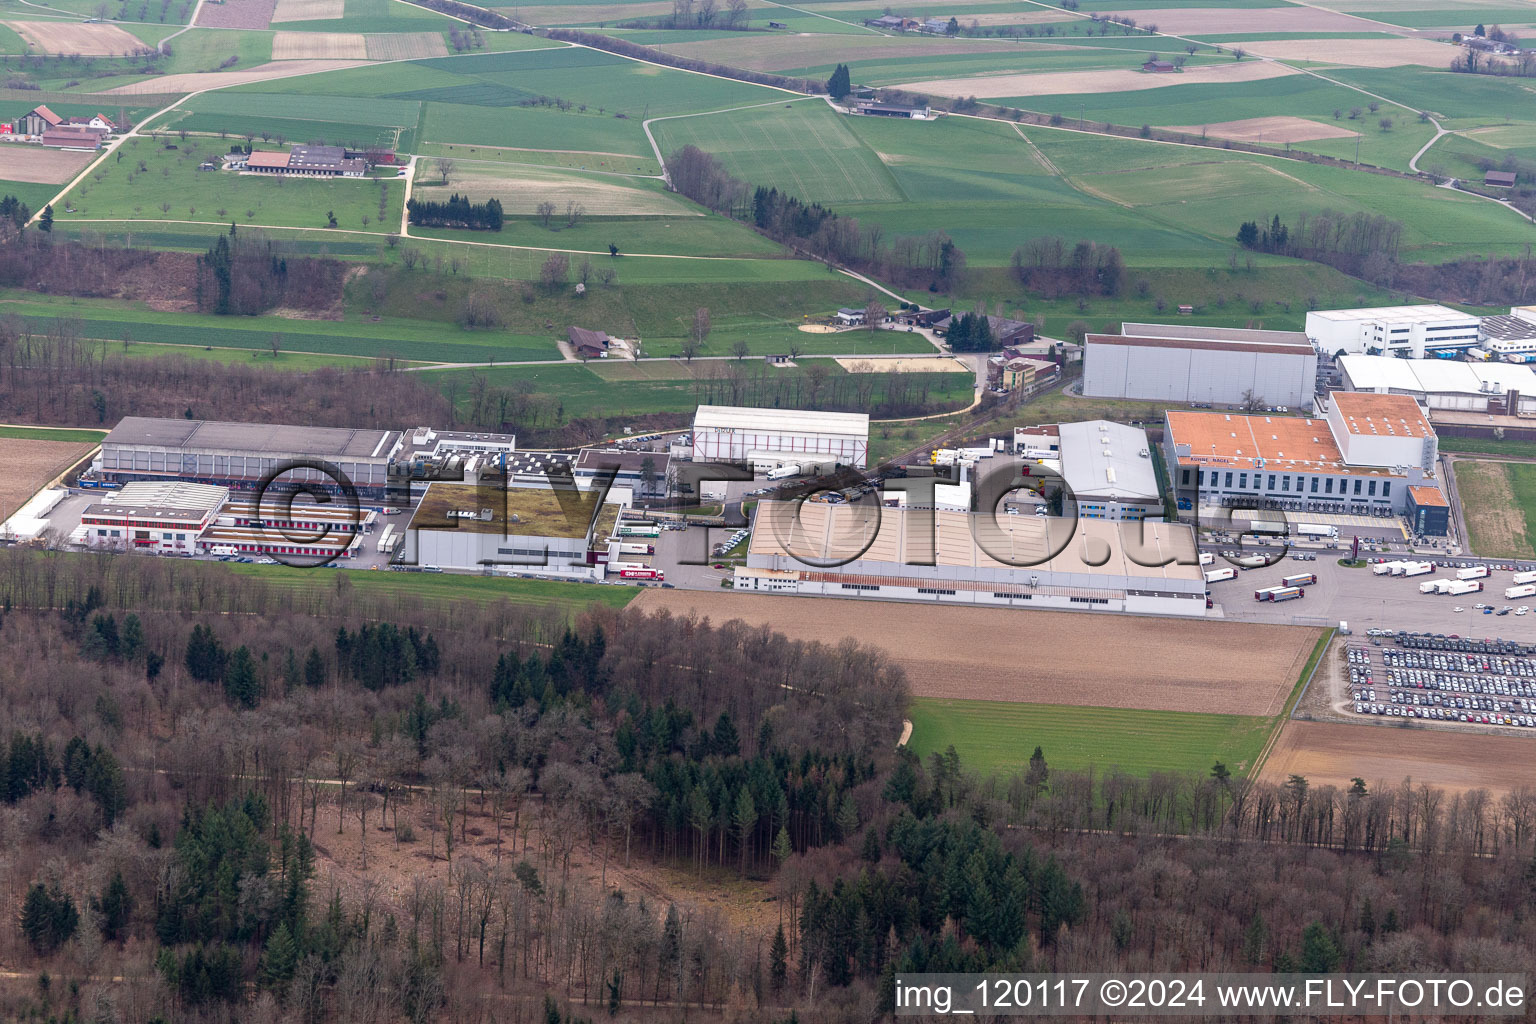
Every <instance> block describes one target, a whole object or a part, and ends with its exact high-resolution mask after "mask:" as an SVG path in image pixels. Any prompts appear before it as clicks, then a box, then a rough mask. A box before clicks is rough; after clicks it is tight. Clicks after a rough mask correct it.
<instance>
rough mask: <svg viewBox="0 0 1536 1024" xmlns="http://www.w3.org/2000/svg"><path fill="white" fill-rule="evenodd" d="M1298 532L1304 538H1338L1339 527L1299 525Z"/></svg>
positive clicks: (1312, 524)
mask: <svg viewBox="0 0 1536 1024" xmlns="http://www.w3.org/2000/svg"><path fill="white" fill-rule="evenodd" d="M1296 532H1297V533H1299V534H1301V535H1302V536H1303V537H1337V536H1338V535H1339V528H1338V527H1337V526H1323V525H1322V524H1320V523H1297V524H1296Z"/></svg>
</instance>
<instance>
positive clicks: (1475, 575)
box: [1456, 565, 1488, 580]
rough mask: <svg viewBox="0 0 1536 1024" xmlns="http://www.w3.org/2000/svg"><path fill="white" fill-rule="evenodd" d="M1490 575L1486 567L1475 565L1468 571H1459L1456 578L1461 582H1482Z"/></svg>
mask: <svg viewBox="0 0 1536 1024" xmlns="http://www.w3.org/2000/svg"><path fill="white" fill-rule="evenodd" d="M1487 575H1488V567H1487V566H1486V565H1474V566H1472V567H1471V568H1468V569H1457V570H1456V578H1457V579H1459V580H1480V579H1482V578H1484V577H1485V576H1487Z"/></svg>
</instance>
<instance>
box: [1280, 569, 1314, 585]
mask: <svg viewBox="0 0 1536 1024" xmlns="http://www.w3.org/2000/svg"><path fill="white" fill-rule="evenodd" d="M1316 582H1317V573H1315V572H1298V573H1297V574H1296V575H1294V576H1282V577H1280V585H1281V586H1284V587H1310V586H1311V585H1312V584H1314V583H1316Z"/></svg>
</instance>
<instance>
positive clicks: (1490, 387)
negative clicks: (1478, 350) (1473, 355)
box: [1339, 356, 1536, 416]
mask: <svg viewBox="0 0 1536 1024" xmlns="http://www.w3.org/2000/svg"><path fill="white" fill-rule="evenodd" d="M1339 375H1340V380H1341V381H1342V386H1343V387H1344V389H1345V390H1346V391H1368V392H1374V393H1376V394H1379V395H1407V396H1409V397H1411V398H1413V399H1416V400H1417V401H1419V402H1421V403H1422V404H1423V405H1424V406H1425V407H1427V408H1428V409H1430V410H1431V411H1435V410H1443V411H1446V412H1486V413H1490V414H1493V415H1509V416H1518V415H1536V372H1532V370H1531V368H1530V367H1529V366H1518V365H1515V364H1513V363H1491V362H1490V363H1463V362H1459V361H1456V360H1450V359H1398V358H1395V357H1393V356H1344V357H1343V358H1342V359H1340V360H1339Z"/></svg>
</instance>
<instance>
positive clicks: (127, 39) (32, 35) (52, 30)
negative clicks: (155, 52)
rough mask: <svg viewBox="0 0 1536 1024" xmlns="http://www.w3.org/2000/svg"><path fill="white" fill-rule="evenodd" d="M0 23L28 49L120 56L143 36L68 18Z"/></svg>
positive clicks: (135, 47) (140, 42) (141, 43)
mask: <svg viewBox="0 0 1536 1024" xmlns="http://www.w3.org/2000/svg"><path fill="white" fill-rule="evenodd" d="M4 25H5V27H6V28H8V29H10V30H11V31H13V32H15V33H16V34H17V35H19V36H21V38H22V39H23V40H25V42H26V44H27V46H28V48H29V50H30V52H32V53H48V54H71V53H78V54H80V55H81V56H83V57H120V56H126V55H127V54H130V53H133V52H134V51H136V50H140V49H143V47H144V41H143V40H141V39H139V38H138V37H137V36H135V35H132V34H131V33H128V32H125V31H123V30H122V29H121V28H119V27H118V26H116V25H86V24H81V23H79V22H69V21H6V22H4Z"/></svg>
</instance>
